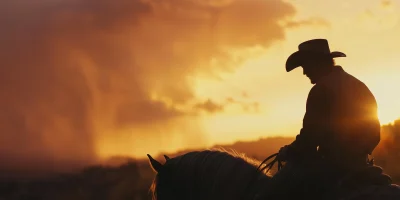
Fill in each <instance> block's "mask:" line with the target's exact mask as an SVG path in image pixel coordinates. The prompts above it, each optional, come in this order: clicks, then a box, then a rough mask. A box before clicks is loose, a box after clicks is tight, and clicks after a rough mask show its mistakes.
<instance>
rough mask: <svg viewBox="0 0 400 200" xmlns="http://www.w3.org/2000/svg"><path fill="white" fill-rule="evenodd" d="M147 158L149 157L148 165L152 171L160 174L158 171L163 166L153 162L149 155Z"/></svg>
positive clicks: (155, 161)
mask: <svg viewBox="0 0 400 200" xmlns="http://www.w3.org/2000/svg"><path fill="white" fill-rule="evenodd" d="M147 157H149V160H150V165H151V167H152V168H153V169H154V171H156V172H157V173H158V172H160V170H161V169H162V168H163V165H162V164H161V163H159V162H158V161H157V160H155V159H154V158H153V157H151V156H150V155H149V154H147Z"/></svg>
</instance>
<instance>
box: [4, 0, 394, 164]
mask: <svg viewBox="0 0 400 200" xmlns="http://www.w3.org/2000/svg"><path fill="white" fill-rule="evenodd" d="M0 26H1V29H0V30H1V31H0V44H1V45H0V57H1V59H0V62H1V67H0V105H1V107H2V112H1V113H0V119H1V120H0V130H1V133H0V160H8V161H9V162H7V164H5V165H3V167H11V168H15V167H17V168H18V167H21V168H23V167H24V166H27V165H29V166H31V168H35V167H37V168H43V167H47V168H52V169H54V168H60V167H66V166H67V167H70V166H78V165H86V164H89V163H93V162H96V161H98V160H101V159H105V158H108V157H110V156H115V155H127V156H134V157H145V155H146V154H147V153H150V154H157V153H160V152H172V151H176V150H180V149H185V148H199V147H201V148H206V147H209V146H211V145H214V144H225V143H232V142H234V141H237V140H255V139H258V138H260V137H268V136H295V135H296V134H298V132H299V130H300V128H301V122H302V118H303V115H304V112H305V102H306V98H307V95H308V92H309V90H310V88H311V87H312V85H311V84H310V82H309V80H308V79H307V78H306V77H305V76H303V74H302V70H301V69H296V70H294V71H292V72H290V73H287V72H286V71H285V66H284V64H285V62H286V59H287V57H288V56H289V55H290V54H291V53H293V52H294V51H296V50H297V46H298V44H300V43H301V42H303V41H306V40H309V39H314V38H325V39H328V41H329V44H330V48H331V50H332V51H342V52H344V53H346V54H347V57H346V58H338V59H336V62H337V63H338V64H339V65H341V66H343V68H344V69H345V70H346V71H347V72H349V73H350V74H352V75H354V76H356V77H357V78H359V79H360V80H362V81H363V82H364V83H366V84H367V85H368V87H369V88H370V89H371V91H372V92H373V93H374V95H375V96H376V99H377V101H378V106H379V117H380V119H381V122H382V123H389V122H391V121H393V120H395V119H396V118H398V117H400V96H399V94H398V93H397V92H396V91H398V90H399V89H398V87H400V79H399V78H397V77H398V76H399V75H400V69H399V68H398V66H399V64H400V60H399V59H397V57H398V56H397V55H398V54H399V53H400V41H399V40H398V35H400V1H398V0H396V1H395V0H391V1H381V0H363V1H361V0H348V1H344V0H337V1H318V0H291V1H289V0H287V1H284V0H214V1H206V0H131V1H127V0H97V1H95V0H37V1H28V0H14V1H2V2H0ZM2 163H3V162H2Z"/></svg>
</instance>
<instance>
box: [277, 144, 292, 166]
mask: <svg viewBox="0 0 400 200" xmlns="http://www.w3.org/2000/svg"><path fill="white" fill-rule="evenodd" d="M291 151H292V149H291V146H290V145H285V146H283V147H282V148H281V149H280V150H279V154H278V157H279V160H280V161H283V162H285V161H287V160H288V158H289V157H290V154H291Z"/></svg>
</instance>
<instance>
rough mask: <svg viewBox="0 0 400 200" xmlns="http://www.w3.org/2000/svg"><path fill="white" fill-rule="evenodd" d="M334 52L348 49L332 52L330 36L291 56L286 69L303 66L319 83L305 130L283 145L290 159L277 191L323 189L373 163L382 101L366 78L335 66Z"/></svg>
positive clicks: (280, 174) (276, 180)
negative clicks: (370, 157) (368, 84)
mask: <svg viewBox="0 0 400 200" xmlns="http://www.w3.org/2000/svg"><path fill="white" fill-rule="evenodd" d="M335 57H346V55H345V54H344V53H342V52H337V51H336V52H331V51H330V49H329V45H328V41H327V40H325V39H313V40H309V41H306V42H303V43H301V44H300V45H299V50H298V51H297V52H295V53H293V54H292V55H290V57H289V58H288V59H287V62H286V71H287V72H290V71H291V70H293V69H295V68H297V67H299V66H301V67H302V68H303V73H304V75H306V76H307V77H308V78H309V79H310V80H311V83H312V84H315V85H314V86H313V87H312V89H311V91H310V93H309V95H308V99H307V105H306V113H305V116H304V119H303V128H302V129H301V131H300V134H298V135H297V137H296V140H295V141H294V142H293V143H291V144H290V145H287V146H285V147H282V148H281V150H280V153H279V157H280V158H281V159H283V160H286V161H287V164H286V166H285V167H284V168H283V169H282V170H281V171H279V172H278V173H277V174H276V175H275V176H274V178H273V179H274V184H275V187H273V188H274V189H273V190H274V191H275V192H281V193H283V194H285V193H286V194H288V193H290V194H292V195H294V193H292V192H291V191H288V190H289V189H290V190H291V189H294V188H296V189H298V190H297V191H299V194H301V193H302V192H303V191H304V190H303V189H304V188H301V187H308V188H305V189H309V188H312V189H315V190H316V191H319V192H320V193H321V194H320V195H322V193H324V192H326V190H328V189H331V187H333V184H335V183H336V182H337V181H338V178H340V177H343V175H345V174H349V173H353V172H356V171H359V170H361V169H363V168H366V167H367V166H368V165H369V164H370V163H369V161H368V155H369V154H371V153H372V151H373V150H374V148H375V147H376V146H377V145H378V143H379V141H380V122H379V119H378V114H377V103H376V100H375V97H374V95H373V94H372V93H371V91H370V90H369V89H368V87H367V86H366V85H365V84H364V83H363V82H361V81H360V80H358V79H357V78H355V77H353V76H352V75H350V74H348V73H347V72H345V71H344V70H343V69H342V67H340V66H335V62H334V60H333V58H335ZM305 177H307V179H308V180H305ZM309 177H314V178H315V179H309ZM277 188H279V189H277ZM282 188H284V189H287V190H286V191H284V190H282ZM312 193H313V194H317V193H315V191H314V192H312Z"/></svg>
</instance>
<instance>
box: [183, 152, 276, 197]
mask: <svg viewBox="0 0 400 200" xmlns="http://www.w3.org/2000/svg"><path fill="white" fill-rule="evenodd" d="M185 159H188V163H190V162H191V163H194V164H189V165H187V168H186V169H182V173H181V175H182V176H184V178H185V179H186V181H191V182H192V183H196V184H191V185H192V186H193V187H192V188H188V189H189V190H191V192H190V194H193V195H202V196H204V197H203V198H206V199H210V197H212V198H213V199H214V198H215V199H242V197H243V196H244V195H245V194H244V193H247V192H248V191H249V187H252V188H253V187H256V188H257V187H258V186H257V185H260V184H265V181H267V180H268V177H267V176H266V175H262V174H259V173H257V169H256V166H254V165H252V164H250V163H248V162H247V161H245V160H244V159H243V158H240V157H235V156H233V155H231V154H229V153H227V152H218V151H209V152H204V155H202V154H200V153H199V154H198V155H197V159H196V158H194V157H191V158H190V157H186V158H185V157H183V158H182V160H181V162H182V163H183V162H184V161H185ZM189 160H190V162H189ZM181 166H182V168H185V167H184V165H181ZM189 166H190V167H191V169H189V168H190V167H189ZM185 172H186V173H185ZM259 177H263V178H261V179H258V178H259ZM186 181H182V182H181V183H182V184H185V182H186ZM250 184H251V185H250ZM186 187H187V186H186ZM196 199H197V198H196Z"/></svg>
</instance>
